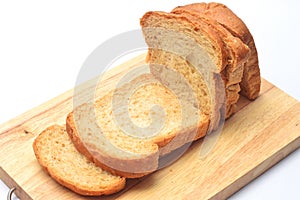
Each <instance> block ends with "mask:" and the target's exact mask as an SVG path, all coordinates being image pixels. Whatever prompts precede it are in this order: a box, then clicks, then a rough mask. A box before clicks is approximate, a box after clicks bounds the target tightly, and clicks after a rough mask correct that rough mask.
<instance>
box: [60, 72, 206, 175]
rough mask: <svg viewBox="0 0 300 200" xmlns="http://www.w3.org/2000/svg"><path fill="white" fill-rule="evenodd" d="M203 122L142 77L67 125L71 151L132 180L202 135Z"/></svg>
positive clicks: (79, 109) (185, 105) (74, 116)
mask: <svg viewBox="0 0 300 200" xmlns="http://www.w3.org/2000/svg"><path fill="white" fill-rule="evenodd" d="M208 121H209V120H208V118H207V117H206V116H205V115H202V114H201V113H199V112H198V109H197V108H196V107H195V106H194V105H192V104H190V103H188V102H186V101H185V100H180V99H179V98H178V97H177V96H176V94H175V93H173V92H172V90H171V89H168V88H167V87H165V86H164V85H162V84H161V83H160V82H159V81H158V80H156V79H154V78H153V76H152V75H150V74H145V75H141V76H139V77H138V78H136V79H134V80H133V81H131V82H129V83H127V84H124V85H123V86H122V87H120V88H116V89H115V90H112V91H110V92H109V93H108V94H106V95H104V96H103V97H101V98H99V99H97V100H96V101H95V102H94V103H93V104H83V105H81V106H79V107H77V108H75V109H74V110H73V112H71V113H70V114H69V115H68V117H67V120H66V126H67V132H68V133H69V135H70V136H71V138H72V140H73V142H74V145H75V146H76V148H77V149H78V150H79V151H80V152H81V153H83V154H85V155H86V156H87V157H88V158H90V159H91V160H93V161H94V162H95V164H96V165H98V166H100V167H101V168H104V169H106V170H108V171H110V172H111V173H113V174H118V175H121V176H124V177H127V178H137V177H142V176H145V175H146V174H149V173H152V172H153V171H155V170H157V169H158V166H159V163H158V161H159V157H160V156H161V155H163V154H167V153H169V152H171V151H173V150H174V149H177V148H179V147H181V146H182V145H184V144H185V143H188V142H191V141H193V140H195V139H196V138H200V137H203V136H204V135H205V134H206V132H207V129H208Z"/></svg>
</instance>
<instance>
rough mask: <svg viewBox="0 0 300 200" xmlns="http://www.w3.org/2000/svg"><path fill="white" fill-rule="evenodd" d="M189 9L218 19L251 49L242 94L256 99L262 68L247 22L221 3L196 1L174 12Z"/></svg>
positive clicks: (243, 79)
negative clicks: (260, 68)
mask: <svg viewBox="0 0 300 200" xmlns="http://www.w3.org/2000/svg"><path fill="white" fill-rule="evenodd" d="M181 10H189V11H190V12H193V13H195V12H196V13H202V14H204V15H206V16H208V17H210V18H213V19H214V20H216V21H217V22H218V23H219V24H221V25H222V26H223V27H224V28H226V29H227V30H228V31H229V32H230V33H231V34H232V35H233V36H235V37H238V38H239V39H240V40H241V41H243V42H244V43H245V44H246V45H247V46H248V47H249V48H250V50H251V52H250V56H249V59H248V60H247V62H246V63H245V66H244V72H243V78H242V82H241V84H240V86H241V94H242V95H244V96H246V97H247V98H249V99H255V98H256V97H257V96H258V95H259V91H260V84H261V78H260V70H259V64H258V55H257V50H256V46H255V43H254V39H253V37H252V35H251V33H250V31H249V29H248V28H247V26H246V25H245V23H244V22H243V21H242V20H241V19H240V18H239V17H238V16H237V15H236V14H234V12H233V11H232V10H230V9H229V8H228V7H227V6H225V5H223V4H220V3H194V4H189V5H186V6H179V7H177V8H175V9H174V10H173V12H180V11H181Z"/></svg>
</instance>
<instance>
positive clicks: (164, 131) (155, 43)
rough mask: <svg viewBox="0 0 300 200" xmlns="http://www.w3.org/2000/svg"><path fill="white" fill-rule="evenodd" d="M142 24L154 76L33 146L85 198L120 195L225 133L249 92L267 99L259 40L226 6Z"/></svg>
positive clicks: (80, 110)
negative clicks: (200, 142) (202, 141)
mask: <svg viewBox="0 0 300 200" xmlns="http://www.w3.org/2000/svg"><path fill="white" fill-rule="evenodd" d="M140 24H141V27H142V30H143V34H144V36H145V41H146V43H147V44H148V47H149V49H148V54H147V58H146V61H147V62H148V63H149V66H150V71H151V74H143V75H139V76H138V77H136V78H134V79H133V80H131V81H130V82H128V83H126V84H124V85H122V86H121V87H118V88H115V89H113V90H111V91H108V93H107V94H105V95H103V96H101V97H99V98H97V99H96V100H95V102H92V103H84V104H82V105H80V106H78V107H76V108H74V109H73V111H72V112H71V113H69V114H68V115H67V118H66V127H62V126H57V125H54V126H51V127H49V128H47V129H46V130H44V131H43V132H42V133H41V134H40V135H39V136H38V137H37V138H36V139H35V141H34V144H33V149H34V152H35V155H36V157H37V160H38V162H39V163H40V165H41V166H42V167H43V168H44V169H45V170H46V171H47V172H48V173H49V175H50V176H51V177H53V179H55V180H56V181H57V182H58V183H60V184H61V185H63V186H65V187H67V188H69V189H71V190H72V191H74V192H76V193H78V194H82V195H88V196H96V195H107V194H112V193H115V192H117V191H119V190H121V189H122V188H124V187H125V181H126V180H125V179H126V178H138V177H142V176H145V175H147V174H150V173H152V172H154V171H156V170H158V169H159V168H160V167H164V166H162V165H161V164H162V163H159V162H160V161H162V158H163V156H165V155H167V154H169V153H171V152H174V150H178V149H181V148H180V147H184V146H187V147H188V145H185V144H188V143H191V142H192V141H195V140H197V139H199V138H202V137H204V136H205V135H207V134H209V133H210V132H211V131H215V130H217V129H218V128H219V127H221V125H222V123H223V122H224V120H225V119H227V118H229V117H230V116H231V115H233V114H234V112H235V107H236V103H237V101H238V100H239V97H240V93H241V94H242V95H244V96H245V97H247V98H249V99H251V100H252V99H255V98H256V97H257V96H258V94H259V91H260V71H259V65H258V56H257V51H256V47H255V43H254V40H253V37H252V35H251V33H250V32H249V30H248V28H247V27H246V25H245V24H244V23H243V22H242V20H241V19H240V18H238V17H237V16H236V15H235V14H234V13H233V12H232V11H231V10H230V9H229V8H227V7H226V6H225V5H222V4H219V3H195V4H189V5H185V6H179V7H176V8H175V9H173V10H172V11H171V12H159V11H150V12H147V13H145V15H144V16H143V17H142V18H141V20H140ZM185 150H186V148H183V149H182V150H181V152H180V153H184V151H185ZM176 158H177V157H176ZM169 163H171V162H170V161H168V164H169Z"/></svg>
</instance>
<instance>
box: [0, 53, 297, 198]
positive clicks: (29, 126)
mask: <svg viewBox="0 0 300 200" xmlns="http://www.w3.org/2000/svg"><path fill="white" fill-rule="evenodd" d="M143 64H144V55H141V56H138V57H137V58H134V59H132V60H130V61H128V62H126V63H124V64H122V65H120V66H118V67H116V68H114V69H113V70H112V71H109V72H107V73H106V74H105V75H104V76H103V77H102V87H101V88H99V87H97V88H96V91H93V90H94V89H95V83H97V81H95V80H96V79H94V80H91V81H88V82H87V83H85V84H82V85H80V87H78V88H79V90H78V91H79V92H76V97H77V98H76V99H79V100H80V101H82V102H84V101H85V100H86V96H87V95H86V94H87V93H89V92H96V94H97V95H98V96H99V95H101V94H105V92H106V91H108V90H109V88H113V87H115V85H116V83H118V80H120V78H121V77H123V75H125V74H126V73H127V72H128V71H130V70H132V69H134V68H135V67H137V66H141V65H143ZM98 79H99V78H98ZM73 94H74V90H69V91H67V92H65V93H64V94H62V95H59V96H58V97H55V98H53V99H52V100H50V101H48V102H46V103H44V104H42V105H40V106H37V107H36V108H33V109H32V110H30V111H28V112H26V113H24V114H21V115H20V116H18V117H16V118H14V119H12V120H10V121H8V122H6V123H4V124H2V125H0V178H1V179H2V180H3V181H4V182H5V183H6V184H7V185H8V186H9V187H11V188H12V187H15V188H16V191H15V194H16V195H17V196H18V197H19V198H20V199H22V200H23V199H25V200H26V199H34V200H36V199H43V200H47V199H49V200H50V199H102V198H103V199H155V198H156V199H224V198H226V197H228V196H230V195H232V194H233V193H234V192H236V191H238V190H239V189H240V188H242V187H243V186H245V185H246V184H247V183H249V182H250V181H251V180H253V179H255V178H256V177H257V176H259V175H260V174H262V173H263V172H264V171H266V170H267V169H268V168H270V167H271V166H273V165H274V164H276V163H277V162H278V161H280V160H281V159H283V158H284V157H286V156H287V155H288V154H289V153H291V152H293V151H294V150H296V149H297V148H299V146H300V125H299V124H300V103H299V102H298V101H297V100H295V99H293V98H292V97H290V96H288V95H287V94H285V93H284V92H283V91H281V90H280V89H278V88H276V87H275V86H273V85H272V84H271V83H269V82H268V81H266V80H264V79H263V80H262V90H261V94H260V96H259V98H258V99H256V100H255V101H253V102H251V101H248V100H246V99H245V98H241V99H240V101H239V103H238V110H239V111H238V112H237V113H236V114H235V115H234V116H233V117H231V118H230V119H228V120H227V121H226V123H225V125H224V128H223V130H222V133H221V134H220V135H219V137H218V140H217V142H216V144H215V145H214V148H213V149H212V150H211V151H210V152H209V153H208V154H207V155H206V156H205V157H200V152H201V147H202V143H203V140H199V141H196V142H194V143H193V144H192V145H191V147H190V148H189V150H188V151H187V152H186V153H185V154H184V155H183V156H182V157H180V158H179V159H178V160H177V161H176V162H174V163H173V164H172V165H170V166H168V167H166V168H163V169H161V170H159V171H157V172H155V173H153V174H151V175H148V176H146V177H143V178H141V179H131V180H128V181H127V184H126V188H125V189H124V190H123V191H121V192H119V193H117V194H114V195H111V196H106V197H100V198H99V197H97V198H91V197H82V196H79V195H76V194H74V193H73V192H71V191H70V190H68V189H66V188H64V187H62V186H60V185H59V184H57V183H56V182H55V181H53V180H52V179H51V178H50V177H49V176H48V175H47V174H46V173H45V172H44V171H43V170H42V168H41V167H40V165H39V164H38V162H37V161H36V159H35V156H34V153H33V149H32V143H33V141H34V138H35V137H36V136H37V135H38V134H39V133H40V132H41V131H42V130H43V129H45V128H46V127H48V126H49V125H52V124H64V123H65V118H66V115H67V114H68V113H69V112H70V111H71V110H72V109H73Z"/></svg>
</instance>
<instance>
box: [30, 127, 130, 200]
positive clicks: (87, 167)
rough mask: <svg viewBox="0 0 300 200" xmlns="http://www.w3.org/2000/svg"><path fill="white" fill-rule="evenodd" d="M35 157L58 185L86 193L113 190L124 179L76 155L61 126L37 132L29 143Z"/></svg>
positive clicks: (120, 186) (101, 193)
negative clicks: (31, 142)
mask: <svg viewBox="0 0 300 200" xmlns="http://www.w3.org/2000/svg"><path fill="white" fill-rule="evenodd" d="M33 149H34V153H35V156H36V158H37V160H38V162H39V163H40V165H41V166H42V167H43V168H44V170H45V171H46V172H47V173H48V174H49V175H50V176H51V177H52V178H53V179H54V180H56V181H57V182H58V183H59V184H61V185H63V186H65V187H67V188H69V189H70V190H72V191H74V192H76V193H78V194H81V195H86V196H99V195H108V194H112V193H116V192H118V191H119V190H121V189H123V188H124V187H125V181H126V179H125V178H123V177H120V176H114V175H112V174H110V173H108V172H106V171H104V170H102V169H101V168H99V167H97V166H95V164H94V163H92V162H90V161H88V160H87V158H86V157H85V156H84V155H82V154H80V153H79V152H78V151H77V150H76V149H75V147H74V145H73V143H72V141H71V140H70V138H69V136H68V134H67V132H66V130H65V127H62V126H58V125H53V126H50V127H48V128H47V129H45V130H44V131H43V132H41V133H40V134H39V135H38V137H37V138H36V139H35V141H34V143H33Z"/></svg>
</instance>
